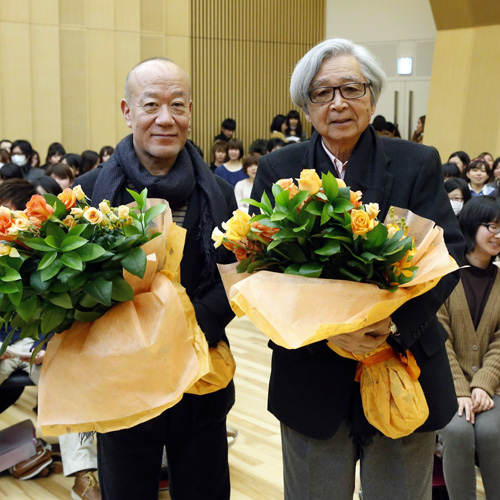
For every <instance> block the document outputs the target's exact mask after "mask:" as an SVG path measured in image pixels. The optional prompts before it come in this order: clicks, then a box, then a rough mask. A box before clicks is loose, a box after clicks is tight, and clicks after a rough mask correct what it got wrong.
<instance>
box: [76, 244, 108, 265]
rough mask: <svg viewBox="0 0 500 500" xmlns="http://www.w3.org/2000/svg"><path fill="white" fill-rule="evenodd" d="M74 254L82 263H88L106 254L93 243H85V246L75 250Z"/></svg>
mask: <svg viewBox="0 0 500 500" xmlns="http://www.w3.org/2000/svg"><path fill="white" fill-rule="evenodd" d="M75 252H76V253H77V254H78V255H79V256H80V258H81V259H82V260H83V262H89V261H91V260H94V259H98V258H99V257H100V256H101V255H103V254H104V253H105V252H106V250H104V248H102V247H101V246H100V245H96V244H95V243H87V244H86V245H83V246H81V247H80V248H77V249H76V250H75Z"/></svg>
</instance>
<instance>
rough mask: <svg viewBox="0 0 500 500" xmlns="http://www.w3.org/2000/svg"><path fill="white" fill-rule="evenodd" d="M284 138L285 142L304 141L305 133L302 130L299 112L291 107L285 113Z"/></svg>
mask: <svg viewBox="0 0 500 500" xmlns="http://www.w3.org/2000/svg"><path fill="white" fill-rule="evenodd" d="M285 140H286V141H287V142H304V141H305V140H306V133H305V132H304V131H303V130H302V122H301V121H300V115H299V112H298V111H297V110H296V109H291V110H290V111H289V112H288V114H287V115H286V130H285Z"/></svg>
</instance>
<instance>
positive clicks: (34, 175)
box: [10, 139, 44, 182]
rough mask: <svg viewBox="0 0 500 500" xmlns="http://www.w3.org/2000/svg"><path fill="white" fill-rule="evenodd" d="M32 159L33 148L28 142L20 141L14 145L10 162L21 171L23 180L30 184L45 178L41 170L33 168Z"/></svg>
mask: <svg viewBox="0 0 500 500" xmlns="http://www.w3.org/2000/svg"><path fill="white" fill-rule="evenodd" d="M32 157H33V148H32V147H31V144H30V143H29V142H28V141H25V140H23V139H19V140H17V141H14V142H13V143H12V149H11V158H10V161H11V162H12V163H14V164H15V165H17V166H18V167H19V168H20V169H21V172H22V173H23V178H24V179H25V180H27V181H28V182H36V181H37V180H38V179H40V178H41V177H43V176H44V172H43V170H42V169H41V168H33V167H32V166H31V159H32Z"/></svg>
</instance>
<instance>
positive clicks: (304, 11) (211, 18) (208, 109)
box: [192, 0, 325, 161]
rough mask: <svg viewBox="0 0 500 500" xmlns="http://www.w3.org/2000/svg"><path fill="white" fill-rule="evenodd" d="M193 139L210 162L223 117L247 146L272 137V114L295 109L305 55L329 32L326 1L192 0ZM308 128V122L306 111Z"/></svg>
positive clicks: (246, 150)
mask: <svg viewBox="0 0 500 500" xmlns="http://www.w3.org/2000/svg"><path fill="white" fill-rule="evenodd" d="M192 23H193V24H192V44H193V49H192V58H193V60H192V75H193V119H192V139H193V140H194V141H195V142H196V143H197V144H199V145H200V146H201V147H202V149H203V150H204V152H205V160H206V161H209V160H210V146H211V144H212V141H213V138H214V136H215V135H217V134H219V132H220V124H221V122H222V120H223V119H224V118H233V119H235V120H236V124H237V125H236V133H235V137H238V138H239V139H241V140H242V141H243V144H244V147H245V152H248V148H249V146H250V144H251V143H252V142H253V141H254V140H255V139H260V138H262V139H267V138H268V137H269V135H270V131H269V126H270V124H271V121H272V119H273V117H274V116H275V115H276V114H278V113H281V114H284V115H286V114H287V113H288V111H289V110H290V109H292V108H293V104H292V101H291V99H290V97H289V92H288V87H289V81H290V76H291V74H292V71H293V68H294V67H295V64H296V63H297V62H298V60H299V59H300V58H301V57H302V56H303V55H304V54H305V53H306V52H307V51H308V50H309V49H310V48H311V47H313V46H314V45H315V44H316V43H318V42H319V41H321V40H322V39H323V38H324V33H325V1H324V0H309V1H307V2H304V1H303V0H286V1H284V0H211V1H210V2H207V1H205V0H192ZM302 123H303V125H304V128H305V129H306V131H307V133H308V134H309V132H310V127H309V124H308V123H306V121H305V119H304V116H303V115H302Z"/></svg>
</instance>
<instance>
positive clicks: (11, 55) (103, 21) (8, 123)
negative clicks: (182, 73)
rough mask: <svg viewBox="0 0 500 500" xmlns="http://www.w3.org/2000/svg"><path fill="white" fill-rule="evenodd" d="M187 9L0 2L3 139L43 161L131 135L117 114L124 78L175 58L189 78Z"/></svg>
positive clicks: (165, 0)
mask: <svg viewBox="0 0 500 500" xmlns="http://www.w3.org/2000/svg"><path fill="white" fill-rule="evenodd" d="M190 12H191V2H189V1H186V2H182V1H181V2H179V1H175V0H0V138H4V137H5V138H9V139H11V140H14V139H21V138H22V139H27V140H29V141H30V142H32V144H33V146H34V147H35V149H37V150H38V151H39V153H40V156H41V157H42V159H44V158H45V154H46V151H47V147H48V145H49V144H50V143H51V142H53V141H58V142H62V143H63V144H64V146H65V147H66V149H67V151H70V152H75V153H80V152H81V151H82V150H84V149H88V148H91V149H95V150H99V148H100V147H101V146H103V145H105V144H111V145H113V146H114V145H115V144H116V143H117V142H118V141H119V140H120V139H121V138H122V137H124V136H125V135H126V134H127V133H129V129H128V128H127V127H126V125H125V123H124V121H123V117H122V115H121V112H120V100H121V99H122V97H123V86H124V82H125V76H126V75H127V72H128V71H129V70H130V69H131V68H132V67H133V66H134V65H135V64H137V63H138V62H139V61H141V60H142V59H146V58H149V57H155V56H162V57H171V58H172V59H175V60H176V62H178V63H179V64H180V65H181V66H183V67H184V68H185V69H186V71H187V72H188V73H189V72H190V71H189V69H190V64H191V43H190V29H191V16H190Z"/></svg>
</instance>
